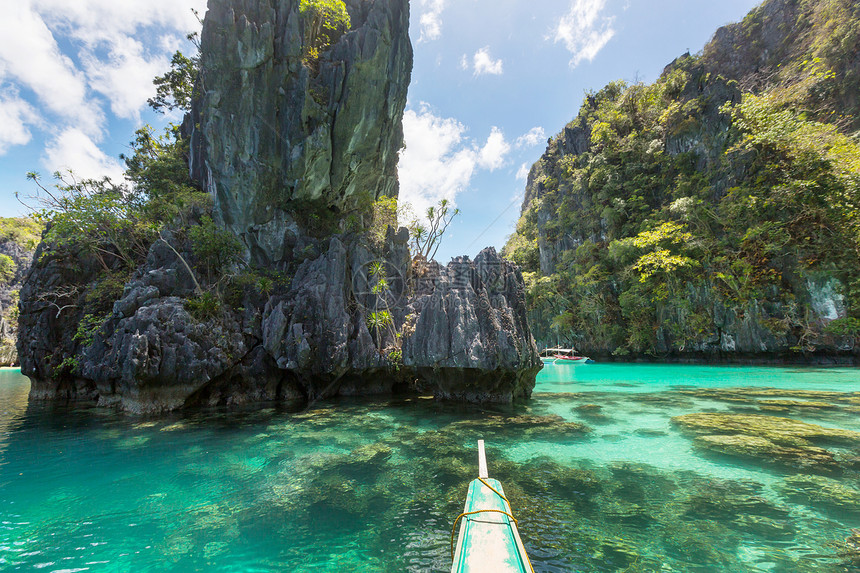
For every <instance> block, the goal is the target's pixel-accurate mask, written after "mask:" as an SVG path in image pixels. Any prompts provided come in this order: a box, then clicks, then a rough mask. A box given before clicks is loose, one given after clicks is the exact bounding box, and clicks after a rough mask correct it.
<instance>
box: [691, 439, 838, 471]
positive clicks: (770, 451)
mask: <svg viewBox="0 0 860 573" xmlns="http://www.w3.org/2000/svg"><path fill="white" fill-rule="evenodd" d="M693 445H695V446H696V447H697V448H699V449H702V450H707V451H711V452H716V453H720V454H726V455H730V456H737V457H741V458H749V459H754V460H759V461H764V462H765V463H768V464H777V465H783V466H787V467H791V468H797V469H802V470H809V471H816V472H822V473H834V472H839V471H840V469H841V468H840V464H839V463H838V462H837V461H836V459H835V458H834V456H833V454H832V453H831V452H829V451H828V450H825V449H824V448H818V447H815V446H806V447H799V448H798V447H791V446H780V445H779V444H776V443H774V442H772V441H770V440H768V439H766V438H761V437H758V436H745V435H742V434H736V435H734V436H724V435H718V436H698V437H697V438H695V439H694V440H693Z"/></svg>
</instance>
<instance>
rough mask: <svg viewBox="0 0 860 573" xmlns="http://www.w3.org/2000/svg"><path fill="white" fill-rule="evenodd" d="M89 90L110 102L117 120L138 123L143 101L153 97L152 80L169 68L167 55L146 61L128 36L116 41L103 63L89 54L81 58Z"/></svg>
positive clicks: (137, 45)
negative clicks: (124, 119)
mask: <svg viewBox="0 0 860 573" xmlns="http://www.w3.org/2000/svg"><path fill="white" fill-rule="evenodd" d="M83 63H84V69H85V70H86V72H87V77H88V79H89V85H90V87H91V88H92V89H93V90H95V91H97V92H99V93H100V94H102V95H103V96H105V97H106V98H107V99H108V100H109V101H110V107H111V111H112V112H113V113H114V114H115V115H116V116H118V117H123V118H127V119H133V120H135V121H139V120H140V110H141V108H143V107H144V106H145V104H146V100H147V99H148V98H150V97H152V96H154V95H155V86H153V84H152V78H154V77H155V76H157V75H160V74H163V73H164V72H165V71H166V70H167V69H168V68H169V67H170V59H169V58H168V57H167V55H166V54H165V55H157V56H153V57H151V58H149V59H147V58H146V56H145V55H144V53H143V45H142V44H141V43H140V42H138V41H137V40H134V39H133V38H130V37H125V36H124V37H121V38H117V39H116V42H115V43H114V44H113V45H112V46H111V48H110V53H109V56H108V58H107V60H104V59H99V58H97V57H95V56H94V55H93V54H91V53H90V54H86V55H85V56H84V57H83Z"/></svg>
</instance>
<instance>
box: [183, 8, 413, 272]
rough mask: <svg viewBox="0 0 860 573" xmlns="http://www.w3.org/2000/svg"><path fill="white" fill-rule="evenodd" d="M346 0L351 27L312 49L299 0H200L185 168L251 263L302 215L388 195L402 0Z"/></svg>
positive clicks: (264, 260) (392, 184) (276, 251)
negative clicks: (204, 3) (205, 0)
mask: <svg viewBox="0 0 860 573" xmlns="http://www.w3.org/2000/svg"><path fill="white" fill-rule="evenodd" d="M346 4H347V9H348V11H349V14H350V21H351V27H350V29H349V30H348V31H347V32H346V33H345V34H343V35H342V36H340V38H338V39H337V41H336V42H335V43H334V44H333V45H332V46H331V47H330V48H329V49H327V50H326V51H323V52H322V53H320V54H319V56H318V57H311V56H308V55H307V49H308V46H306V45H305V44H306V42H307V35H308V34H307V31H306V30H305V28H306V27H307V25H308V23H307V22H306V19H303V18H302V17H301V15H300V13H299V1H298V0H264V1H256V0H255V1H248V2H230V1H227V0H210V2H209V11H208V13H207V15H206V20H205V22H204V26H203V34H202V48H203V49H202V54H201V70H200V75H199V80H198V84H197V87H196V96H195V101H194V104H193V111H192V114H191V117H190V118H189V123H190V125H188V126H186V127H187V129H189V131H191V139H192V150H193V151H192V165H191V169H192V176H193V177H194V178H195V179H196V180H197V181H199V182H200V183H201V185H202V186H203V188H205V189H207V190H209V191H210V193H211V194H212V195H213V197H214V199H215V212H216V214H217V216H218V218H219V219H220V221H221V222H222V223H223V224H224V225H225V226H226V227H228V228H229V229H230V230H232V231H233V232H235V233H236V234H237V235H238V236H239V237H241V238H242V240H243V241H244V242H245V244H246V245H247V247H248V249H249V255H250V257H251V259H252V260H253V261H254V262H255V263H257V264H261V265H270V264H275V263H280V262H282V261H284V260H288V259H289V258H291V256H292V248H293V247H294V246H295V243H296V237H297V236H300V235H302V234H309V233H311V234H313V233H314V231H315V229H314V224H315V220H309V217H310V216H315V217H316V218H320V217H323V218H325V217H326V216H336V217H345V216H346V215H347V214H349V213H350V212H354V211H361V210H366V209H367V208H368V206H369V205H370V203H371V202H372V201H373V200H375V199H377V198H378V197H379V196H380V195H387V196H390V197H396V196H397V191H398V188H397V174H396V168H397V154H398V152H399V151H400V148H401V147H402V145H403V128H402V125H401V120H402V116H403V110H404V108H405V106H406V92H407V88H408V87H409V79H410V74H411V71H412V45H411V43H410V41H409V36H408V30H409V5H408V2H407V1H406V0H369V1H365V0H349V1H348V2H347V3H346ZM308 60H312V61H308Z"/></svg>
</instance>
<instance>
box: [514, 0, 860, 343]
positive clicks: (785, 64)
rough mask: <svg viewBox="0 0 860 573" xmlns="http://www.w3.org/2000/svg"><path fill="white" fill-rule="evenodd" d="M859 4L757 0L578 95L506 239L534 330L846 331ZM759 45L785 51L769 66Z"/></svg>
mask: <svg viewBox="0 0 860 573" xmlns="http://www.w3.org/2000/svg"><path fill="white" fill-rule="evenodd" d="M857 12H858V9H857V6H856V5H854V4H853V3H850V2H847V1H844V0H833V1H824V0H822V1H818V2H800V1H797V2H795V1H791V0H784V1H771V2H767V3H765V4H764V5H763V6H761V7H760V8H758V9H757V10H756V11H754V12H753V13H752V14H751V15H750V16H748V17H747V18H746V19H745V20H744V21H743V22H742V23H741V24H739V25H735V26H732V27H729V28H728V29H722V30H720V31H719V32H718V33H717V34H716V36H715V38H714V40H713V41H712V42H711V44H709V45H708V46H707V47H706V48H705V50H704V52H703V54H702V55H698V56H691V55H689V54H688V55H685V56H683V57H681V58H679V59H678V60H676V61H675V62H673V63H672V64H671V65H670V66H668V67H667V68H666V70H665V71H664V73H663V74H662V76H661V77H660V78H659V79H658V80H657V81H656V82H655V83H654V84H651V85H643V84H635V85H628V84H626V83H624V82H613V83H610V84H609V85H607V86H606V87H605V88H603V89H602V90H600V91H598V92H596V93H589V94H588V95H587V97H586V99H585V102H584V103H583V105H582V108H581V110H580V112H579V115H578V116H577V118H576V119H575V120H574V121H573V122H571V123H570V124H569V125H568V126H567V127H566V128H565V130H564V131H563V132H562V133H561V134H559V135H558V136H557V137H555V138H554V139H552V140H551V141H550V143H549V146H548V148H547V151H546V153H545V155H544V156H543V157H542V158H541V159H540V161H539V162H538V163H537V164H536V165H535V166H534V167H533V169H532V172H531V174H530V177H529V183H528V188H527V194H526V201H525V203H524V209H523V215H522V217H521V219H520V221H519V223H518V225H517V230H516V232H515V233H514V234H513V235H512V236H511V238H510V240H509V242H508V244H507V245H506V249H505V252H506V254H507V255H508V256H509V257H511V258H513V259H514V260H515V261H516V262H517V263H519V264H520V265H521V266H522V267H523V269H524V271H526V274H525V276H526V278H527V281H528V282H529V284H530V293H529V295H530V296H529V299H530V300H529V303H530V307H531V309H532V315H533V319H534V322H535V326H536V331H537V332H536V337H538V338H540V339H543V340H544V341H545V342H550V341H555V340H556V339H561V340H567V341H571V342H577V343H579V344H580V345H581V346H582V347H583V348H584V349H587V350H590V351H592V352H614V353H616V354H626V353H636V354H640V353H647V354H654V353H668V352H676V353H677V352H691V351H692V352H711V351H718V350H721V351H729V352H735V351H738V352H745V353H759V352H765V353H773V352H780V351H788V350H790V349H791V350H795V351H813V350H816V349H821V348H827V347H830V348H833V347H834V346H840V345H841V346H844V345H845V344H846V340H845V339H844V338H845V337H843V338H842V339H840V338H839V337H838V336H837V334H836V333H834V332H833V330H832V329H831V331H829V332H823V327H824V326H825V325H826V324H827V323H828V322H829V321H830V320H832V319H835V318H837V317H839V318H841V319H843V321H844V319H845V317H846V316H849V317H852V316H853V317H860V217H858V208H860V146H858V142H857V137H856V134H855V135H851V133H850V130H851V129H855V128H856V126H857V120H856V119H855V117H854V116H853V112H854V111H855V107H856V101H854V102H853V103H851V102H849V101H848V100H850V97H855V99H856V89H855V91H854V92H853V93H854V94H855V95H854V96H848V95H846V94H848V93H850V89H851V88H850V86H853V85H854V83H855V82H856V81H857V78H858V73H860V65H858V64H857V62H856V58H855V59H854V60H853V61H849V60H850V57H851V54H855V55H856V53H857V51H856V47H852V46H856V44H857V42H858V38H860V34H858V33H856V30H858V22H860V14H858V13H857ZM786 14H789V15H790V16H791V17H792V18H794V20H793V21H792V22H791V25H789V26H782V27H778V28H779V32H775V31H774V27H775V26H776V24H775V23H774V19H775V18H783V19H784V18H787V17H788V16H786ZM836 22H838V24H837V23H836ZM852 31H854V32H853V35H852ZM726 42H729V44H730V45H728V46H727V45H725V44H726ZM770 44H774V45H778V46H780V47H781V50H782V52H780V53H781V55H782V56H784V57H787V58H788V59H787V60H783V61H782V63H781V65H779V66H775V67H774V69H773V70H771V71H772V73H771V74H770V75H767V76H766V77H765V76H763V75H762V73H761V69H760V67H757V66H760V64H761V58H760V57H758V56H761V53H767V49H770V48H772V46H770ZM732 50H734V52H735V53H737V54H742V55H748V56H749V57H750V58H752V57H753V56H752V55H750V54H752V53H753V52H755V54H756V57H757V58H758V59H755V60H749V61H741V62H740V63H739V62H737V61H735V60H732V61H730V62H728V61H724V60H722V59H721V58H727V57H728V54H730V53H732ZM756 50H758V51H756ZM851 50H853V52H852V51H851ZM777 61H778V60H777ZM768 62H770V60H766V63H767V65H770V64H769V63H768ZM852 62H853V63H852ZM729 64H731V65H729ZM718 70H721V71H722V72H723V73H725V74H728V75H722V74H721V73H718ZM753 71H754V73H753ZM747 72H749V73H747ZM745 87H746V88H748V89H744V88H745ZM751 90H753V91H751ZM848 112H851V113H848ZM822 299H823V300H822ZM824 307H826V309H827V310H826V311H825V310H822V308H824ZM846 324H847V323H846ZM848 334H849V335H853V334H856V333H854V332H850V333H848ZM834 336H836V338H834ZM847 343H849V344H853V340H851V341H847Z"/></svg>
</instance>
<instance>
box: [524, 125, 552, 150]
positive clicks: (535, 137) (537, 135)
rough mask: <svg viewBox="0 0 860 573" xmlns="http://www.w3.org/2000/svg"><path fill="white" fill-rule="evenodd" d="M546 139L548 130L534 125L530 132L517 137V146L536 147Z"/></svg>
mask: <svg viewBox="0 0 860 573" xmlns="http://www.w3.org/2000/svg"><path fill="white" fill-rule="evenodd" d="M545 139H546V132H545V131H544V130H543V128H542V127H533V128H531V129H530V130H529V132H528V133H526V134H524V135H521V136H519V137H518V138H517V147H519V148H522V147H534V146H535V145H537V144H538V143H540V142H542V141H544V140H545Z"/></svg>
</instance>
